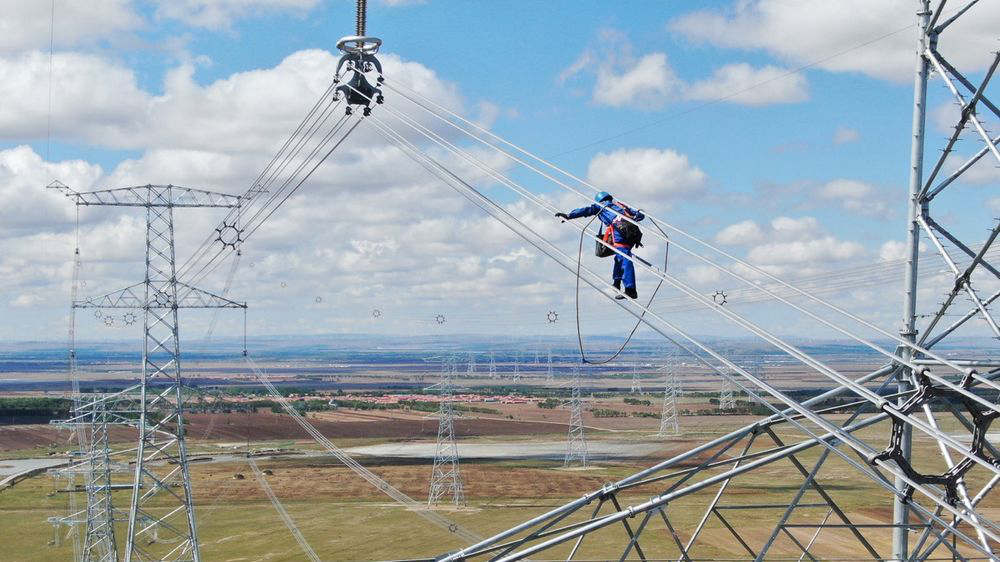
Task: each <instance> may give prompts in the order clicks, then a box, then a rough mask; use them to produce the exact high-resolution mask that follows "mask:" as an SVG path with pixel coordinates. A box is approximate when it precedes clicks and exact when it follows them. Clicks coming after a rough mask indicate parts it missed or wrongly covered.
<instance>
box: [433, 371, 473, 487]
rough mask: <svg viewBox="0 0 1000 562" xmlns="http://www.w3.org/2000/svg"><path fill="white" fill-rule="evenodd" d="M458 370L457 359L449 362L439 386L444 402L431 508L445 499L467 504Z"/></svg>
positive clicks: (441, 408) (439, 424) (435, 458)
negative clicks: (459, 440)
mask: <svg viewBox="0 0 1000 562" xmlns="http://www.w3.org/2000/svg"><path fill="white" fill-rule="evenodd" d="M455 371H456V364H455V360H454V359H448V360H446V361H445V364H444V368H443V369H442V370H441V381H440V382H439V383H438V384H437V385H436V386H437V390H438V391H439V392H440V393H441V403H440V406H439V408H438V435H437V446H436V447H435V451H434V466H433V468H431V483H430V488H429V490H428V492H427V505H435V504H438V503H440V501H441V498H444V497H445V496H451V501H452V503H453V504H454V505H462V504H464V503H465V494H464V492H463V491H462V476H461V474H460V473H459V466H458V445H457V444H456V443H455V408H454V404H453V403H452V395H453V394H454V391H455V387H454V381H453V377H454V375H455Z"/></svg>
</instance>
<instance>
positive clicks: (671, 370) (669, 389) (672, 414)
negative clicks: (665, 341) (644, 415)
mask: <svg viewBox="0 0 1000 562" xmlns="http://www.w3.org/2000/svg"><path fill="white" fill-rule="evenodd" d="M662 370H663V375H664V376H663V408H662V409H661V410H660V431H659V432H658V433H657V434H656V436H657V437H669V436H671V435H677V434H679V433H680V432H681V426H680V416H679V414H678V413H677V395H678V393H679V392H680V383H679V381H678V378H677V369H676V365H675V364H674V362H673V361H668V362H667V364H666V365H664V366H663V369H662Z"/></svg>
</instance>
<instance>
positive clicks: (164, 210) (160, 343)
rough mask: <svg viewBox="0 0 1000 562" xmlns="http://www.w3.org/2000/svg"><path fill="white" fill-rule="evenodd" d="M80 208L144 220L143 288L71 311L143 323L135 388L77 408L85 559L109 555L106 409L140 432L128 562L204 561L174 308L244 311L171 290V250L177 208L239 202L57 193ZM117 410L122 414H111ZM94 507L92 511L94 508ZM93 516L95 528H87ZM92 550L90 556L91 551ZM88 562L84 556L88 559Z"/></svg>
mask: <svg viewBox="0 0 1000 562" xmlns="http://www.w3.org/2000/svg"><path fill="white" fill-rule="evenodd" d="M50 187H52V188H55V189H59V190H60V191H62V192H63V193H64V194H65V195H66V196H68V197H70V198H71V199H73V200H75V203H76V204H77V205H78V206H115V207H141V208H144V209H145V211H146V237H145V240H146V252H145V277H144V280H143V282H142V283H139V284H137V285H132V286H129V287H126V288H124V289H121V290H118V291H114V292H112V293H108V294H105V295H101V296H99V297H93V298H89V299H86V300H85V301H83V302H80V303H74V307H76V308H133V309H135V308H138V309H141V310H142V313H143V351H142V372H141V378H140V382H139V384H138V385H137V386H135V387H132V388H130V389H127V390H126V391H123V392H122V393H121V394H120V395H115V396H113V397H106V399H105V400H97V401H94V402H91V403H89V404H85V405H81V409H82V410H81V411H77V412H75V414H74V415H75V417H74V420H71V421H72V422H73V423H76V424H81V423H87V424H89V425H90V430H89V432H90V435H91V436H92V438H91V439H90V445H91V448H90V451H89V454H88V457H89V459H88V461H87V462H88V463H90V466H91V471H92V472H90V473H89V475H88V477H87V482H89V485H88V508H87V514H88V520H87V540H88V545H87V546H88V550H87V551H88V552H92V554H90V556H93V557H96V558H97V559H101V558H102V557H104V558H106V557H111V559H115V557H116V556H117V554H110V553H109V552H110V545H111V544H112V543H114V542H116V541H115V539H114V538H113V533H114V531H113V525H111V526H110V527H109V523H108V521H109V520H113V513H114V509H113V507H112V506H111V498H110V490H111V486H112V484H111V482H110V477H109V476H108V475H109V474H110V469H111V457H112V453H111V452H110V450H109V449H110V448H109V446H108V444H107V430H108V424H109V423H112V422H111V420H110V416H111V415H112V414H113V413H117V412H115V410H114V409H111V408H110V407H109V405H110V404H113V403H114V404H128V405H129V406H127V408H126V409H127V410H128V411H130V412H132V413H134V414H135V415H134V416H133V417H128V418H124V419H119V422H120V423H122V424H125V425H132V426H133V427H135V428H136V430H137V433H138V437H137V441H136V444H135V446H134V447H132V448H129V449H127V450H126V452H125V453H122V454H134V459H135V464H134V468H133V478H132V485H131V486H130V488H131V490H132V498H131V501H130V503H129V510H128V528H127V531H126V533H127V534H126V536H125V552H124V555H125V560H126V561H131V560H133V559H136V560H156V559H162V560H191V561H198V560H200V559H201V555H200V551H199V545H198V532H197V526H196V522H195V513H194V504H193V499H192V491H191V479H190V474H189V467H188V454H187V446H186V440H185V434H184V406H185V396H184V392H183V388H182V386H183V380H182V377H181V352H180V341H179V322H178V309H180V308H246V305H245V304H242V303H237V302H235V301H230V300H228V299H225V298H223V297H219V296H217V295H214V294H212V293H209V292H207V291H203V290H201V289H197V288H195V287H193V286H191V285H188V284H186V283H182V282H179V281H178V280H177V267H176V249H175V244H174V220H173V214H174V209H175V208H227V209H234V208H237V207H239V206H240V203H241V202H240V198H238V197H235V196H231V195H226V194H222V193H216V192H211V191H205V190H200V189H191V188H187V187H180V186H173V185H145V186H136V187H126V188H120V189H107V190H99V191H90V192H76V191H73V190H71V189H70V188H68V187H67V186H65V185H63V184H60V183H55V184H52V185H51V186H50ZM228 228H230V229H231V230H232V232H231V233H230V232H225V233H223V232H220V233H219V235H220V238H219V240H220V241H221V242H222V243H223V244H226V243H227V241H231V240H234V239H235V240H239V234H240V233H239V231H238V227H237V225H235V224H234V225H232V226H229V227H228ZM116 407H118V406H116ZM90 504H93V505H90ZM91 516H93V520H91ZM91 546H93V549H91ZM85 556H88V555H86V554H85Z"/></svg>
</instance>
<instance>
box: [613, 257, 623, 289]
mask: <svg viewBox="0 0 1000 562" xmlns="http://www.w3.org/2000/svg"><path fill="white" fill-rule="evenodd" d="M613 257H614V260H615V261H614V265H613V266H612V267H611V281H612V282H614V284H615V288H616V289H617V288H619V287H621V283H622V262H623V261H624V260H623V259H622V257H621V256H619V255H618V254H615V255H614V256H613ZM626 286H627V285H626Z"/></svg>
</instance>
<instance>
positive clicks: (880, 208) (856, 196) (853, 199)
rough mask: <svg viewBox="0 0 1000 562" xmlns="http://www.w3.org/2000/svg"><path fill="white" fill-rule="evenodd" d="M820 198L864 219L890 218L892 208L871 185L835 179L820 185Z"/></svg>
mask: <svg viewBox="0 0 1000 562" xmlns="http://www.w3.org/2000/svg"><path fill="white" fill-rule="evenodd" d="M818 194H819V196H820V198H822V199H824V200H826V201H831V202H833V203H836V204H838V205H840V206H841V208H843V209H844V210H846V211H850V212H852V213H855V214H858V215H862V216H866V217H890V216H892V214H893V213H892V209H893V208H892V207H890V206H889V204H888V202H887V201H886V200H885V197H884V195H883V194H882V193H880V192H879V190H877V189H876V188H875V187H873V186H872V185H871V184H868V183H865V182H861V181H857V180H851V179H835V180H833V181H830V182H827V183H826V184H824V185H822V186H821V187H820V188H819V190H818Z"/></svg>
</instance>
